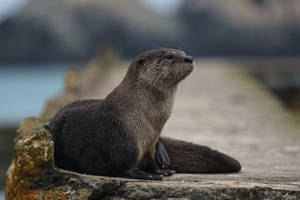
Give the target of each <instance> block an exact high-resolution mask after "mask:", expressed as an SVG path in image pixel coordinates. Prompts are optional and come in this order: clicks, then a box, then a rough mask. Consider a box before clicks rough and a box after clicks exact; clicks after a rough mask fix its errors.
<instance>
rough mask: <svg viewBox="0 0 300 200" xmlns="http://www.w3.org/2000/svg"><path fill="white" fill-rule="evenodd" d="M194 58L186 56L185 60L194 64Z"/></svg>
mask: <svg viewBox="0 0 300 200" xmlns="http://www.w3.org/2000/svg"><path fill="white" fill-rule="evenodd" d="M193 60H194V59H193V57H192V56H186V57H185V58H184V60H183V61H184V62H186V63H192V62H193Z"/></svg>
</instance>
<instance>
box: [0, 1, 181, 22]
mask: <svg viewBox="0 0 300 200" xmlns="http://www.w3.org/2000/svg"><path fill="white" fill-rule="evenodd" d="M26 1H28V0H0V20H1V19H3V17H5V16H8V15H10V14H11V13H13V11H15V10H17V9H18V8H20V7H21V6H22V5H23V4H24V3H26ZM49 1H51V0H49ZM140 1H142V2H143V3H144V5H145V6H147V7H148V8H150V9H153V10H154V11H155V12H156V13H158V14H166V15H172V14H173V13H175V12H176V11H177V10H178V8H180V6H181V5H182V3H183V1H184V0H140Z"/></svg>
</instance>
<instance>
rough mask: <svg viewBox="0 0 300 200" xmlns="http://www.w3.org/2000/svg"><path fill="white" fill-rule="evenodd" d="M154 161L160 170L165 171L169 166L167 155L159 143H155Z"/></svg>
mask: <svg viewBox="0 0 300 200" xmlns="http://www.w3.org/2000/svg"><path fill="white" fill-rule="evenodd" d="M155 160H156V164H157V165H158V167H159V168H160V169H166V168H167V167H168V165H169V164H170V159H169V156H168V153H167V151H166V149H165V147H164V145H163V144H162V143H161V142H160V141H158V142H157V143H156V152H155Z"/></svg>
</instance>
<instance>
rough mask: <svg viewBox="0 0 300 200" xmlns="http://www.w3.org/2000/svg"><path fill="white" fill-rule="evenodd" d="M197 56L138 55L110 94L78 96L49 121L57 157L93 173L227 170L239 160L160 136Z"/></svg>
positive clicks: (61, 163) (150, 176)
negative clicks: (82, 98) (98, 97)
mask: <svg viewBox="0 0 300 200" xmlns="http://www.w3.org/2000/svg"><path fill="white" fill-rule="evenodd" d="M193 67H194V65H193V58H192V57H191V56H188V55H186V53H185V52H183V51H180V50H175V49H157V50H151V51H147V52H145V53H142V54H140V55H138V56H137V57H136V58H135V59H134V60H133V62H132V63H131V64H130V66H129V68H128V71H127V73H126V75H125V78H124V79H123V80H122V81H121V83H120V84H119V85H118V86H117V87H116V88H115V89H114V90H113V91H112V92H111V93H110V94H109V95H108V96H107V97H106V98H105V99H103V100H102V99H86V100H77V101H74V102H71V103H69V104H67V105H65V106H63V107H62V108H61V109H60V110H59V111H58V112H57V113H56V114H55V115H54V117H53V118H52V119H51V120H50V123H49V128H50V129H51V132H52V134H53V136H54V161H55V164H56V166H58V167H59V168H62V169H66V170H71V171H75V172H79V173H86V174H91V175H102V176H115V177H126V178H135V179H146V180H162V177H163V176H170V175H172V174H174V173H175V171H177V172H183V173H184V172H187V173H225V172H237V171H239V170H240V169H241V166H240V164H239V162H238V161H237V160H236V159H234V158H232V157H230V156H227V155H225V154H223V153H220V152H218V151H215V150H212V149H210V148H209V147H206V146H201V145H196V144H192V143H188V142H184V141H179V140H173V139H170V138H163V137H160V134H161V131H162V129H163V127H164V125H165V123H166V121H167V120H168V118H169V116H170V114H171V110H172V106H173V102H174V97H175V93H176V90H177V86H178V84H179V82H181V81H182V80H183V79H185V78H186V77H187V76H188V75H189V74H190V73H191V72H192V70H193Z"/></svg>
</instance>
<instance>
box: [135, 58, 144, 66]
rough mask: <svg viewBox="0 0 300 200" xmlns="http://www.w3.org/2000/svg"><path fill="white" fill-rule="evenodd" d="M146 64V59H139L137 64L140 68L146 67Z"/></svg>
mask: <svg viewBox="0 0 300 200" xmlns="http://www.w3.org/2000/svg"><path fill="white" fill-rule="evenodd" d="M145 62H146V60H145V59H139V60H138V61H137V64H138V65H139V66H141V67H142V66H144V64H145Z"/></svg>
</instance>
